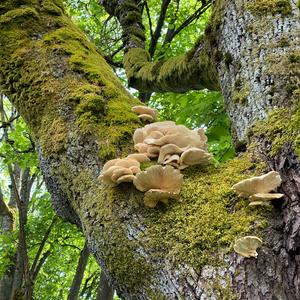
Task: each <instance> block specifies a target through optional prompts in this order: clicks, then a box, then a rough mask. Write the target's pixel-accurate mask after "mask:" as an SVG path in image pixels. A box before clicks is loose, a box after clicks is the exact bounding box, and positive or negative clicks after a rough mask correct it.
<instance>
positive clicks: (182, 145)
mask: <svg viewBox="0 0 300 300" xmlns="http://www.w3.org/2000/svg"><path fill="white" fill-rule="evenodd" d="M133 141H134V148H135V149H136V150H137V151H138V152H139V153H144V154H145V155H147V156H148V157H151V158H152V157H158V163H160V164H163V165H170V166H173V167H175V168H178V169H180V170H182V169H185V168H187V167H188V166H191V165H196V164H207V163H208V162H209V160H210V159H211V156H212V155H211V154H210V153H208V152H207V137H206V136H205V134H204V130H203V129H202V128H200V129H197V130H190V129H189V128H187V127H185V126H184V125H176V124H175V123H174V122H172V121H164V122H156V123H152V124H149V125H146V126H145V127H143V128H139V129H137V130H136V131H135V132H134V135H133Z"/></svg>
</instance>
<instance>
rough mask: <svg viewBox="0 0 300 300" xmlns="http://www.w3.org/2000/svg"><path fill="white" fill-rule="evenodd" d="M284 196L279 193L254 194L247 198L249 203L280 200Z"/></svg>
mask: <svg viewBox="0 0 300 300" xmlns="http://www.w3.org/2000/svg"><path fill="white" fill-rule="evenodd" d="M283 196H284V194H279V193H273V194H271V193H261V194H254V195H251V196H250V197H249V199H250V201H270V200H274V199H280V198H282V197H283Z"/></svg>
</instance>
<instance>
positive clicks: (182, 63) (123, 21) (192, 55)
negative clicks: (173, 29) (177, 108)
mask: <svg viewBox="0 0 300 300" xmlns="http://www.w3.org/2000/svg"><path fill="white" fill-rule="evenodd" d="M113 2H114V5H112V3H111V2H109V1H100V3H101V4H102V5H103V6H104V7H105V9H106V10H107V12H109V13H110V14H113V15H114V16H116V17H117V19H118V20H119V22H120V25H121V26H122V29H123V43H124V45H125V55H124V67H125V71H126V75H127V78H128V84H129V86H130V87H134V88H136V89H138V90H139V91H140V92H168V91H171V92H185V91H188V90H191V89H195V90H197V89H203V88H208V89H211V90H219V89H220V87H219V82H218V78H217V72H216V68H215V64H214V62H213V54H212V53H211V49H210V43H209V40H205V39H203V40H202V41H201V42H198V43H197V44H196V45H195V47H194V49H193V50H191V51H190V52H189V53H187V54H186V55H182V56H179V57H174V58H171V59H168V60H165V61H158V62H151V53H154V52H153V51H154V49H155V47H156V43H157V40H158V38H159V36H160V32H161V27H162V26H163V22H164V19H165V13H166V10H167V7H168V4H169V1H163V4H162V13H161V15H160V18H159V21H158V25H157V27H156V31H155V33H154V39H153V42H152V43H151V46H150V47H151V49H150V50H151V53H150V54H149V53H148V52H147V51H146V50H144V44H145V43H144V41H145V34H144V26H143V24H142V15H141V10H140V8H139V6H138V4H139V1H138V0H130V1H125V2H123V1H122V0H118V1H117V0H116V1H113ZM191 18H192V20H193V19H194V18H196V16H193V17H191ZM181 28H183V27H181Z"/></svg>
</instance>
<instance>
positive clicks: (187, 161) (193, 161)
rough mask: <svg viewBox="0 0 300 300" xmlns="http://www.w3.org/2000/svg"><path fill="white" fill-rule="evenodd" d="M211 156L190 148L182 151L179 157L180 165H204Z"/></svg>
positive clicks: (203, 151)
mask: <svg viewBox="0 0 300 300" xmlns="http://www.w3.org/2000/svg"><path fill="white" fill-rule="evenodd" d="M211 156H212V155H211V154H210V153H208V152H206V151H205V150H202V149H199V148H190V149H188V150H186V151H184V152H183V153H182V155H181V157H180V162H179V163H180V165H189V166H192V165H197V164H206V163H208V162H209V160H210V158H211Z"/></svg>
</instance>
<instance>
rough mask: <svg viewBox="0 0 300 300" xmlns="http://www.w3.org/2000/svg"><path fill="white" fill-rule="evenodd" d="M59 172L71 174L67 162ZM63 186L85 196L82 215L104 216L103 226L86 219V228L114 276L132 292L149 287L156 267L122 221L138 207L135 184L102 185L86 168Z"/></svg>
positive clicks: (83, 216) (86, 216)
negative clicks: (103, 186)
mask: <svg viewBox="0 0 300 300" xmlns="http://www.w3.org/2000/svg"><path fill="white" fill-rule="evenodd" d="M58 172H59V174H61V175H62V176H63V174H64V173H66V174H68V172H69V167H68V164H65V165H62V166H61V167H60V169H59V171H58ZM63 178H64V177H63ZM73 178H74V177H73ZM91 184H92V186H91ZM64 187H65V189H66V192H67V193H70V192H69V191H71V190H72V191H77V195H80V197H82V198H83V199H84V201H83V202H81V208H80V211H81V212H82V216H81V218H82V219H84V218H88V217H89V215H91V216H92V217H96V218H97V219H98V220H101V225H100V226H99V225H95V224H94V225H93V224H92V223H91V222H90V221H89V220H87V221H85V222H84V224H85V228H84V230H85V232H86V234H88V235H89V236H91V237H92V238H93V239H94V241H95V242H96V243H97V244H98V245H99V251H98V255H99V256H100V257H101V258H102V259H104V263H105V266H106V268H107V269H108V271H109V272H110V274H111V275H112V276H113V277H114V279H115V280H117V281H119V282H123V283H126V285H127V286H129V287H130V289H131V290H132V294H133V295H134V294H135V293H137V294H138V293H139V292H140V290H141V289H142V288H143V289H144V288H145V287H148V286H149V285H150V282H151V281H150V280H151V277H150V274H151V273H152V272H153V267H152V266H151V265H150V264H149V263H147V261H146V260H145V258H144V257H143V256H142V255H141V254H139V251H138V249H139V247H140V245H139V242H138V241H136V240H135V239H128V232H127V230H128V228H127V226H126V222H123V221H122V219H123V216H124V218H126V214H127V213H128V209H130V210H131V209H135V208H136V207H137V204H136V198H135V196H134V194H133V190H134V188H133V187H132V185H128V184H124V185H121V186H119V187H118V188H105V189H103V188H102V187H101V186H100V185H99V182H96V181H95V178H94V176H93V175H92V174H91V173H90V172H89V171H83V172H82V173H80V174H79V175H78V176H77V177H76V179H75V180H73V181H72V182H69V181H66V183H65V184H64ZM88 191H89V192H88ZM90 191H93V192H90ZM128 195H131V196H129V197H128ZM70 196H71V195H70ZM125 199H126V201H124V200H125ZM107 241H109V242H107ZM128 266H129V267H128ZM149 288H150V287H149Z"/></svg>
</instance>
